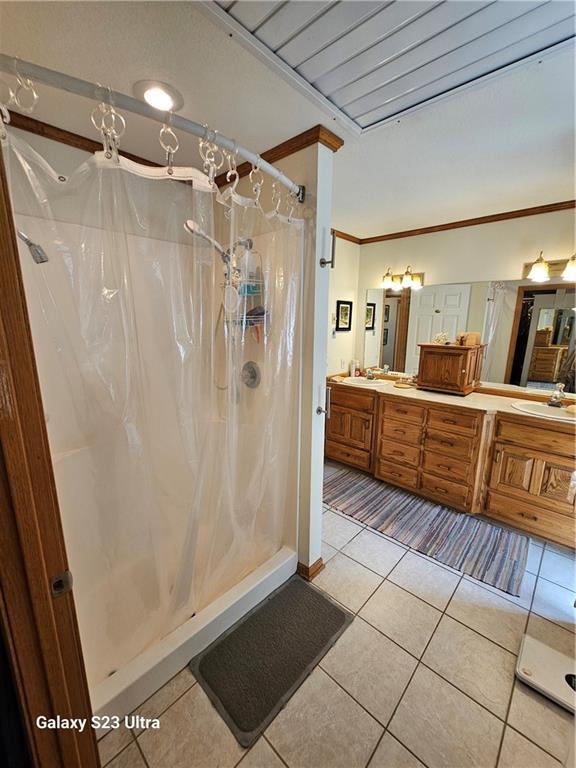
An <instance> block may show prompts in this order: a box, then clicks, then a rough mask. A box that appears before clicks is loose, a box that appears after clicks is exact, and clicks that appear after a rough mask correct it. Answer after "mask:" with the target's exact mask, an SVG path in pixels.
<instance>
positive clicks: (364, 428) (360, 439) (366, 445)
mask: <svg viewBox="0 0 576 768" xmlns="http://www.w3.org/2000/svg"><path fill="white" fill-rule="evenodd" d="M348 423H349V427H348V442H349V443H350V445H353V446H354V447H356V448H363V449H364V450H365V451H369V450H370V448H371V446H372V416H371V415H369V414H363V413H354V412H351V413H350V414H349V422H348Z"/></svg>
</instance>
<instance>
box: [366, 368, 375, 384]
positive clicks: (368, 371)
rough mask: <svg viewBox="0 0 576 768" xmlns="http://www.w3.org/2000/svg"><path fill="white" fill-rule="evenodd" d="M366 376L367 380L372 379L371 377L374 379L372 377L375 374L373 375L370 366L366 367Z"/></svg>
mask: <svg viewBox="0 0 576 768" xmlns="http://www.w3.org/2000/svg"><path fill="white" fill-rule="evenodd" d="M366 378H367V379H368V380H369V381H372V379H374V378H375V376H374V371H373V370H372V368H366Z"/></svg>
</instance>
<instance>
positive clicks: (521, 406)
mask: <svg viewBox="0 0 576 768" xmlns="http://www.w3.org/2000/svg"><path fill="white" fill-rule="evenodd" d="M512 408H516V410H517V411H522V412H523V413H529V414H530V416H541V417H543V418H544V419H555V420H556V421H576V414H575V413H570V412H569V411H567V410H566V408H552V407H551V406H549V405H546V403H530V402H528V401H526V400H520V401H517V402H515V403H512Z"/></svg>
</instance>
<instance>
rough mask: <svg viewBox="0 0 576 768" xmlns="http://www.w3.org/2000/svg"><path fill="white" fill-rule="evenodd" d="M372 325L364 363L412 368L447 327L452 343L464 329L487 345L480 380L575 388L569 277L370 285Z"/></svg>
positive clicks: (414, 369)
mask: <svg viewBox="0 0 576 768" xmlns="http://www.w3.org/2000/svg"><path fill="white" fill-rule="evenodd" d="M366 302H367V303H370V304H373V305H374V323H373V328H372V327H370V326H368V325H367V329H366V331H365V336H364V367H365V368H369V367H379V368H383V369H384V370H386V367H389V368H390V370H396V371H403V372H406V373H408V374H414V373H416V372H417V371H418V362H419V352H420V349H419V346H418V345H419V344H421V343H429V342H431V341H432V340H433V339H434V337H435V336H436V335H437V334H438V333H441V332H446V333H447V334H448V338H449V339H450V341H452V342H453V341H454V340H455V339H456V337H457V335H458V334H459V333H461V332H464V331H472V332H474V331H476V332H478V333H480V336H481V341H482V343H483V344H486V345H487V346H486V354H485V358H484V364H483V367H482V383H483V384H484V385H486V386H491V385H496V386H502V385H504V384H507V385H516V386H519V387H528V388H531V389H536V390H540V391H542V390H547V389H550V390H551V389H554V385H555V384H556V383H557V382H561V383H563V384H564V385H565V390H566V392H571V393H573V392H574V391H575V384H574V367H575V363H574V358H575V355H574V352H575V340H576V328H575V325H576V323H575V319H574V314H575V311H576V309H575V308H576V299H575V292H574V285H573V284H571V283H560V284H546V285H534V283H527V281H525V280H509V281H506V282H496V281H492V282H488V281H486V282H472V283H458V284H455V283H454V284H446V285H428V286H424V287H423V288H422V289H421V290H420V291H418V292H411V291H410V290H403V291H401V293H397V292H396V293H395V292H392V291H385V290H384V289H381V288H372V289H369V290H368V291H367V294H366Z"/></svg>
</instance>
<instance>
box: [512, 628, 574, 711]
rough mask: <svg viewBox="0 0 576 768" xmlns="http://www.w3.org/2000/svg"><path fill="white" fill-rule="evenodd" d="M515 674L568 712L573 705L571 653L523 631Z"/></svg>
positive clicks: (572, 708)
mask: <svg viewBox="0 0 576 768" xmlns="http://www.w3.org/2000/svg"><path fill="white" fill-rule="evenodd" d="M516 677H518V678H519V679H520V680H522V682H523V683H526V685H530V686H531V687H532V688H535V689H536V690H537V691H539V692H540V693H542V694H544V696H547V697H548V698H549V699H551V700H552V701H554V702H556V704H559V705H560V706H561V707H564V709H567V710H568V711H569V712H572V713H574V711H575V709H576V687H575V686H576V662H575V661H574V659H572V658H570V656H565V655H564V654H563V653H560V652H559V651H556V650H554V648H550V646H549V645H545V644H544V643H541V642H540V641H539V640H536V639H535V638H533V637H530V636H529V635H524V637H523V638H522V645H521V647H520V653H519V654H518V663H517V664H516Z"/></svg>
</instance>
